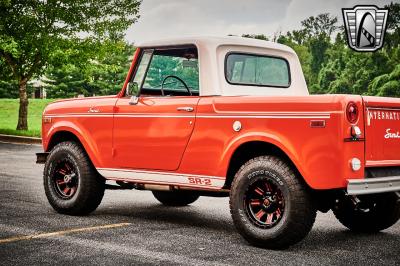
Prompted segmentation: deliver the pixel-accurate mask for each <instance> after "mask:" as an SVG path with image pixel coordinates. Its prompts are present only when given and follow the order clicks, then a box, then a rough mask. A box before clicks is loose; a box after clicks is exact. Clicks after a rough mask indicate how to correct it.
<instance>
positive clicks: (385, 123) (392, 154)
mask: <svg viewBox="0 0 400 266" xmlns="http://www.w3.org/2000/svg"><path fill="white" fill-rule="evenodd" d="M363 101H364V108H365V110H364V111H365V114H366V115H365V118H366V120H367V121H366V123H365V138H366V146H365V147H366V151H365V156H366V158H365V159H366V166H367V167H368V166H391V165H393V166H395V165H399V166H400V99H398V98H388V97H369V96H364V97H363Z"/></svg>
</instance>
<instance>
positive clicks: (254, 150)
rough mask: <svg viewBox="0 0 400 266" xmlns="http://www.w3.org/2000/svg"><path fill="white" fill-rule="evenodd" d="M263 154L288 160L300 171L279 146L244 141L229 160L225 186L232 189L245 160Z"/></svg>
mask: <svg viewBox="0 0 400 266" xmlns="http://www.w3.org/2000/svg"><path fill="white" fill-rule="evenodd" d="M262 155H275V156H277V157H279V158H282V159H284V160H285V161H287V162H288V163H289V164H290V165H291V166H292V167H293V169H294V170H295V171H296V172H297V173H299V172H298V170H297V168H296V166H295V165H294V164H293V162H292V161H291V160H290V158H289V157H288V156H287V155H286V153H284V152H283V151H282V150H281V149H280V148H279V147H277V146H275V145H273V144H271V143H268V142H263V141H251V142H246V143H243V144H242V145H240V146H239V147H238V148H237V149H236V150H235V152H234V153H233V155H232V157H231V160H230V162H229V167H228V172H227V176H226V181H225V185H224V188H227V189H230V187H231V185H232V181H233V178H234V177H235V174H236V172H237V171H238V170H239V168H240V167H241V166H242V165H243V164H244V163H245V162H247V161H248V160H250V159H252V158H255V157H258V156H262Z"/></svg>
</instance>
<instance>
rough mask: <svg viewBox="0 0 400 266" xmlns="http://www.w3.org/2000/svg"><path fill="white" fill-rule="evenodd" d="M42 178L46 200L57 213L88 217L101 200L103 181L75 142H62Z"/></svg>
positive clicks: (47, 164)
mask: <svg viewBox="0 0 400 266" xmlns="http://www.w3.org/2000/svg"><path fill="white" fill-rule="evenodd" d="M43 176H44V182H43V183H44V189H45V192H46V196H47V199H48V201H49V203H50V205H51V206H52V207H53V208H54V210H56V211H57V212H58V213H62V214H68V215H87V214H89V213H91V212H93V211H94V210H95V209H96V208H97V206H99V204H100V202H101V200H102V198H103V195H104V190H105V180H104V179H103V178H102V177H101V176H100V175H99V174H98V173H97V171H96V170H95V168H94V166H93V165H92V163H91V161H90V159H89V158H88V156H87V154H86V152H85V150H84V149H83V148H82V147H81V145H79V144H77V143H76V142H72V141H66V142H61V143H59V144H57V145H56V146H55V147H54V148H53V149H52V150H51V152H50V154H49V156H48V158H47V160H46V164H45V167H44V174H43Z"/></svg>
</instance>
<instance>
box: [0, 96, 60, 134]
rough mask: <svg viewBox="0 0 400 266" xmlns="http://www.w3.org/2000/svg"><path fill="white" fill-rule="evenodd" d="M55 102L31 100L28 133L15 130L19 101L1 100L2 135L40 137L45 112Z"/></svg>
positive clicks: (0, 129)
mask: <svg viewBox="0 0 400 266" xmlns="http://www.w3.org/2000/svg"><path fill="white" fill-rule="evenodd" d="M53 101H54V100H53V99H43V100H42V99H29V105H28V131H21V130H15V128H16V127H17V122H18V110H19V99H0V134H9V135H20V136H34V137H40V131H41V128H42V113H43V110H44V108H45V107H46V105H48V104H49V103H51V102H53Z"/></svg>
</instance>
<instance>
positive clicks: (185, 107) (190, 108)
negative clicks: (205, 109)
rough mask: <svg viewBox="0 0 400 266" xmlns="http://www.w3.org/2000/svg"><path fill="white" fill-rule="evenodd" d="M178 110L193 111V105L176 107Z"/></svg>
mask: <svg viewBox="0 0 400 266" xmlns="http://www.w3.org/2000/svg"><path fill="white" fill-rule="evenodd" d="M176 110H178V111H185V112H193V110H194V109H193V107H190V106H184V107H178V108H176Z"/></svg>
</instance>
